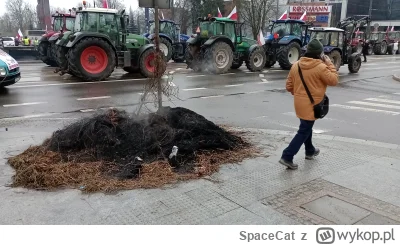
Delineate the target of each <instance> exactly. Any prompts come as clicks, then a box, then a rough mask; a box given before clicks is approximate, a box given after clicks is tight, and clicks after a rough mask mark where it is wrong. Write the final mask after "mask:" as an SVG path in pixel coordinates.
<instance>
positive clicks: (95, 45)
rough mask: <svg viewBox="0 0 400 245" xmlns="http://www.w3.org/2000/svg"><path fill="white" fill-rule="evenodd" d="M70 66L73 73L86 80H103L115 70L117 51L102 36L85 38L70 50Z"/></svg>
mask: <svg viewBox="0 0 400 245" xmlns="http://www.w3.org/2000/svg"><path fill="white" fill-rule="evenodd" d="M68 66H69V69H70V70H71V72H72V73H73V74H75V75H76V76H77V77H79V78H82V79H83V80H84V81H101V80H104V79H106V78H108V77H109V76H110V75H111V73H112V72H113V71H114V68H115V66H116V57H115V52H114V50H113V48H112V47H111V45H110V44H108V43H107V42H106V41H105V40H103V39H101V38H96V37H88V38H83V39H82V40H80V41H79V42H78V43H76V44H75V46H73V47H72V48H70V50H69V51H68Z"/></svg>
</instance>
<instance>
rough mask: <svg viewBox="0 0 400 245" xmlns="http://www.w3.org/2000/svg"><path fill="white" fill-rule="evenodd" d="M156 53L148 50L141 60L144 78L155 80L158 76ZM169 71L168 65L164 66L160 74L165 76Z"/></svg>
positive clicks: (140, 64)
mask: <svg viewBox="0 0 400 245" xmlns="http://www.w3.org/2000/svg"><path fill="white" fill-rule="evenodd" d="M155 61H156V51H155V50H154V49H147V50H146V51H144V52H143V53H142V54H141V55H140V58H139V71H140V74H142V75H143V76H144V77H149V78H153V77H155V75H156V65H155ZM166 69H167V65H166V64H163V66H162V70H160V71H159V73H160V74H164V72H165V70H166Z"/></svg>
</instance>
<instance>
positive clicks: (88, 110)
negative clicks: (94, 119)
mask: <svg viewBox="0 0 400 245" xmlns="http://www.w3.org/2000/svg"><path fill="white" fill-rule="evenodd" d="M79 111H80V112H92V111H96V109H83V110H79Z"/></svg>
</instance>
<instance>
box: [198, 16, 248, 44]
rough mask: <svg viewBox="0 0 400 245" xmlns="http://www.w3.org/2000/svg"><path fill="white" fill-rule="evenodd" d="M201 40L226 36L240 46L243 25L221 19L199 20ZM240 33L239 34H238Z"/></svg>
mask: <svg viewBox="0 0 400 245" xmlns="http://www.w3.org/2000/svg"><path fill="white" fill-rule="evenodd" d="M199 22H200V25H199V30H200V33H197V34H198V35H199V38H200V39H202V40H207V39H209V38H213V37H216V36H226V37H228V38H229V39H230V40H231V41H232V42H233V43H236V44H240V43H241V42H242V40H241V39H242V31H241V27H242V25H243V23H237V22H236V21H234V20H232V19H229V18H225V17H221V18H215V17H210V16H208V17H204V18H199ZM237 32H239V33H237Z"/></svg>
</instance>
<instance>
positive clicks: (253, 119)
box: [250, 116, 268, 120]
mask: <svg viewBox="0 0 400 245" xmlns="http://www.w3.org/2000/svg"><path fill="white" fill-rule="evenodd" d="M267 117H268V116H260V117H252V118H250V119H251V120H254V119H260V118H267Z"/></svg>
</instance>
